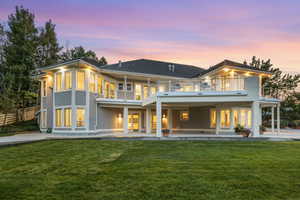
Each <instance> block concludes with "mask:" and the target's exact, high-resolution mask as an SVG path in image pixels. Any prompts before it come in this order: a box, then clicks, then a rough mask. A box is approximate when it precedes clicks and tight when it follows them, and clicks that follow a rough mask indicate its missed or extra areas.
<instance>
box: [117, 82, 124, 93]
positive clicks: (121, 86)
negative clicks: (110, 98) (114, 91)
mask: <svg viewBox="0 0 300 200" xmlns="http://www.w3.org/2000/svg"><path fill="white" fill-rule="evenodd" d="M118 90H119V91H123V90H124V84H123V83H118Z"/></svg>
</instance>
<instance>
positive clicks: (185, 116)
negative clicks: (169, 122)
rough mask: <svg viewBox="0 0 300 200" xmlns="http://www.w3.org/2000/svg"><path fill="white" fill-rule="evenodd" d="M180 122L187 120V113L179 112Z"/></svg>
mask: <svg viewBox="0 0 300 200" xmlns="http://www.w3.org/2000/svg"><path fill="white" fill-rule="evenodd" d="M180 120H182V121H186V120H189V112H188V111H181V112H180Z"/></svg>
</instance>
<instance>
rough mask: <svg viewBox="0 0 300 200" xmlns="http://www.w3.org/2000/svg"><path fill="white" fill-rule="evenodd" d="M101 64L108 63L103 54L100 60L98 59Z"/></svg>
mask: <svg viewBox="0 0 300 200" xmlns="http://www.w3.org/2000/svg"><path fill="white" fill-rule="evenodd" d="M98 62H99V63H100V64H101V65H107V61H106V59H105V58H104V57H103V56H102V57H101V58H100V60H99V61H98Z"/></svg>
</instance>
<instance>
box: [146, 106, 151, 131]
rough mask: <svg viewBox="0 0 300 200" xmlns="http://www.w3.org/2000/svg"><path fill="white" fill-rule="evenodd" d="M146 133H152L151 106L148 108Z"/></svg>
mask: <svg viewBox="0 0 300 200" xmlns="http://www.w3.org/2000/svg"><path fill="white" fill-rule="evenodd" d="M146 133H147V134H150V133H151V108H150V107H147V108H146Z"/></svg>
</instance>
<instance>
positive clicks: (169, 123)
mask: <svg viewBox="0 0 300 200" xmlns="http://www.w3.org/2000/svg"><path fill="white" fill-rule="evenodd" d="M168 129H169V130H170V133H172V132H173V130H172V129H173V117H172V110H171V108H169V109H168Z"/></svg>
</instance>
